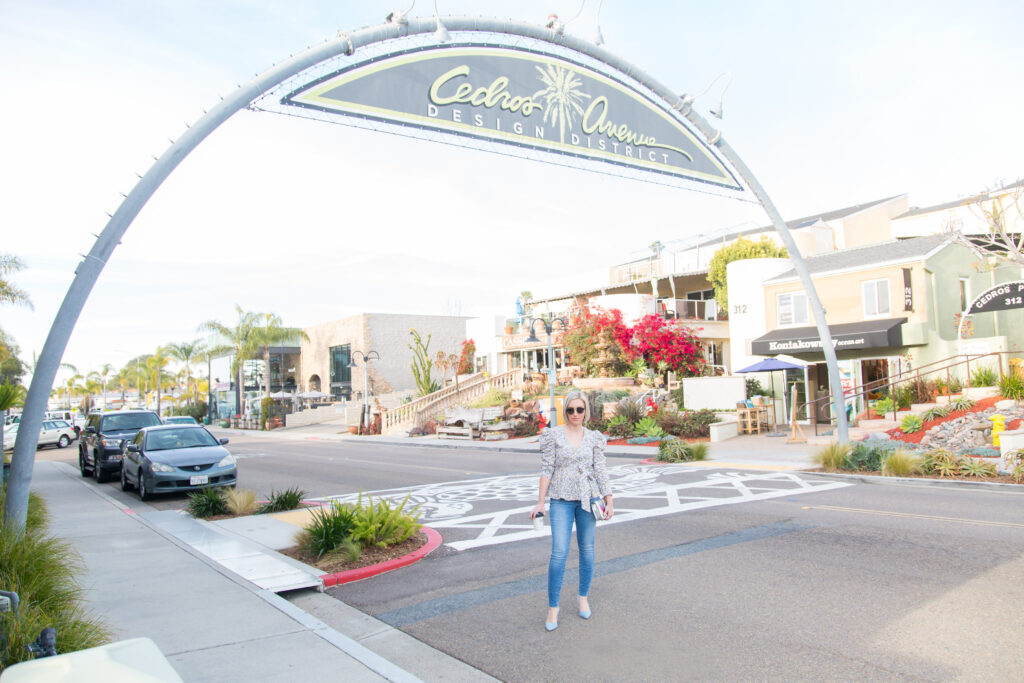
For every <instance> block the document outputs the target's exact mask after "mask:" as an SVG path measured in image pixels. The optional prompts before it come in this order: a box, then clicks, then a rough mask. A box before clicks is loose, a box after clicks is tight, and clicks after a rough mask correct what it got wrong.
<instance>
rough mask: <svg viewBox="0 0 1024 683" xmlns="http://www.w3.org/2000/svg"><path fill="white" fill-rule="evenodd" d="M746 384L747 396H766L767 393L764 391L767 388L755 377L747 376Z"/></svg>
mask: <svg viewBox="0 0 1024 683" xmlns="http://www.w3.org/2000/svg"><path fill="white" fill-rule="evenodd" d="M746 384H747V398H752V397H754V396H766V395H767V394H765V392H766V391H768V390H767V389H765V388H764V386H762V385H761V381H760V380H758V379H757V378H756V377H748V378H747V382H746Z"/></svg>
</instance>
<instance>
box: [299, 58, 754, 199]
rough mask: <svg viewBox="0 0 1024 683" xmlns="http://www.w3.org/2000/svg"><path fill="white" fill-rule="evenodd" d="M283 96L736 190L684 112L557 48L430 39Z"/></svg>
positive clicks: (312, 105) (339, 110) (322, 108)
mask: <svg viewBox="0 0 1024 683" xmlns="http://www.w3.org/2000/svg"><path fill="white" fill-rule="evenodd" d="M281 101H282V103H283V104H286V105H294V106H297V107H307V108H311V109H317V110H320V111H325V112H333V113H337V114H344V115H351V116H358V117H361V118H370V119H377V120H381V121H386V122H389V123H397V124H400V125H404V126H410V127H414V128H420V129H424V130H437V131H443V132H446V133H453V134H456V135H463V136H469V137H474V138H482V139H486V140H492V141H496V142H503V143H507V144H512V145H518V146H521V147H529V148H533V149H538V150H544V151H547V152H552V153H556V154H566V155H571V156H577V157H582V158H586V159H594V160H598V161H603V162H607V163H611V164H618V165H622V166H628V167H632V168H637V169H641V170H644V171H650V172H654V173H662V174H668V175H673V176H679V177H683V178H687V179H689V180H694V181H698V182H703V183H709V184H712V185H716V186H718V187H721V188H726V189H732V190H738V191H741V190H743V187H742V186H741V185H740V183H739V182H738V181H737V179H736V177H735V176H734V175H733V173H732V172H731V171H730V170H729V169H728V168H726V166H725V164H724V163H723V162H722V161H721V160H720V159H719V158H718V156H717V154H716V153H715V152H714V151H713V150H712V149H710V148H709V147H708V146H706V145H705V144H704V143H703V142H701V140H700V138H699V137H698V135H697V134H696V133H694V132H693V131H692V130H691V129H690V127H689V126H688V124H687V123H686V121H685V119H683V118H682V117H681V116H680V115H678V113H676V112H674V111H673V110H672V109H671V108H669V107H668V106H665V105H663V104H660V103H659V102H657V101H655V100H654V99H652V98H651V97H649V96H647V95H645V94H644V93H642V92H640V91H639V90H638V89H636V88H634V87H632V86H630V85H628V84H627V82H626V79H617V78H615V77H613V76H610V75H607V74H604V73H601V72H599V71H597V70H595V69H593V68H591V67H588V66H585V65H583V64H580V63H577V62H574V61H572V60H570V59H568V58H565V57H559V56H555V55H551V54H547V53H542V52H537V51H534V50H527V49H524V48H513V47H507V46H501V45H480V44H473V45H440V46H429V47H424V48H418V49H413V50H408V51H405V52H400V53H392V54H388V55H385V56H382V57H379V58H375V59H372V60H369V61H367V62H362V63H360V64H356V65H353V66H349V67H346V68H344V69H342V70H339V71H336V72H334V73H332V74H329V75H327V76H324V77H323V78H320V79H318V80H316V81H313V82H312V83H307V84H305V85H303V86H301V87H300V88H298V89H296V90H294V91H292V92H291V93H289V94H288V95H286V96H285V97H284V98H283V99H282V100H281Z"/></svg>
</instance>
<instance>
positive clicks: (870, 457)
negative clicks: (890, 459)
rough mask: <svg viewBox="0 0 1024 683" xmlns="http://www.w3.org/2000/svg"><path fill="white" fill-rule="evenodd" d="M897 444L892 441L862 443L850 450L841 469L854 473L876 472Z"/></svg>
mask: <svg viewBox="0 0 1024 683" xmlns="http://www.w3.org/2000/svg"><path fill="white" fill-rule="evenodd" d="M897 447H898V444H896V443H894V442H892V441H879V442H877V443H875V442H866V441H862V442H861V443H858V444H857V445H856V446H854V447H853V448H852V449H851V450H850V454H849V455H848V456H847V457H846V462H845V464H844V465H843V469H847V470H853V471H855V472H877V471H879V470H881V469H882V461H883V460H884V459H885V458H886V457H887V456H888V454H889V452H890V451H892V450H895V449H896V448H897Z"/></svg>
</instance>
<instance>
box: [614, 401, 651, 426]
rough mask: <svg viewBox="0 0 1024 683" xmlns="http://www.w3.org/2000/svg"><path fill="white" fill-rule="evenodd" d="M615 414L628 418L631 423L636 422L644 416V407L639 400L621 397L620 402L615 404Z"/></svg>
mask: <svg viewBox="0 0 1024 683" xmlns="http://www.w3.org/2000/svg"><path fill="white" fill-rule="evenodd" d="M615 415H616V416H619V417H624V418H626V420H628V421H629V422H630V424H636V423H637V422H639V421H640V418H642V417H643V416H644V409H643V406H641V405H640V404H639V403H638V402H637V401H634V400H633V399H632V398H631V397H629V396H627V397H625V398H622V399H619V404H618V405H617V406H615Z"/></svg>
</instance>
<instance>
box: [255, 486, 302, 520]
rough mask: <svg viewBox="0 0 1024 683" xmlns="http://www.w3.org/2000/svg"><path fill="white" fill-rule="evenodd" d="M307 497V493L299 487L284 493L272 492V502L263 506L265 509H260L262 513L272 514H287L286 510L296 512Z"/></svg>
mask: <svg viewBox="0 0 1024 683" xmlns="http://www.w3.org/2000/svg"><path fill="white" fill-rule="evenodd" d="M305 497H306V492H305V491H303V490H302V489H300V488H298V487H295V486H293V487H291V488H287V489H285V490H284V491H275V490H273V489H271V490H270V500H268V501H267V502H266V503H264V504H263V507H261V508H260V509H259V511H260V512H262V513H272V512H285V511H286V510H296V509H298V507H299V505H301V504H302V499H303V498H305Z"/></svg>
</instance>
